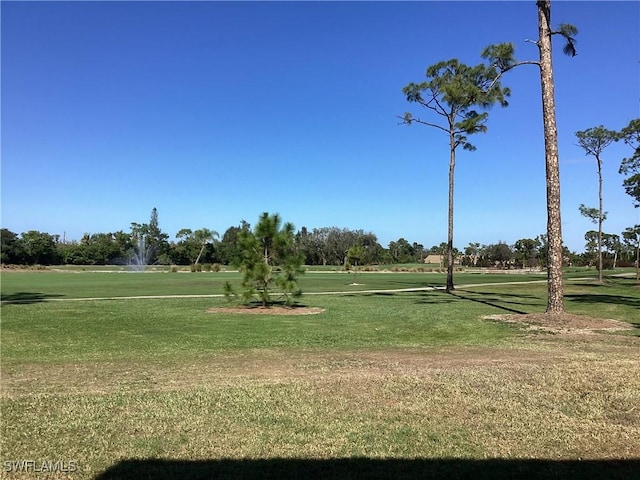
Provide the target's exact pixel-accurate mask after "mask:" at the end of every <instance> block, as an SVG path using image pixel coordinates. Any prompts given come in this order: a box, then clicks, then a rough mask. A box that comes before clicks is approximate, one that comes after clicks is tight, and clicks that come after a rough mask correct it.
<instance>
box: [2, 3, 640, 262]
mask: <svg viewBox="0 0 640 480" xmlns="http://www.w3.org/2000/svg"><path fill="white" fill-rule="evenodd" d="M1 9H2V11H1V14H2V227H4V228H8V229H10V230H12V231H14V232H17V233H21V232H24V231H27V230H31V229H34V230H41V231H45V232H49V233H52V234H60V235H61V236H62V235H63V234H64V235H66V238H67V239H68V240H69V239H79V238H80V237H81V236H82V234H83V233H85V232H88V233H97V232H112V231H117V230H124V231H129V227H130V223H131V222H140V223H142V222H147V221H148V219H149V213H150V211H151V209H152V208H153V207H157V209H158V213H159V222H160V227H161V228H162V230H163V231H164V232H166V233H168V234H169V235H170V236H171V237H173V236H174V235H175V233H176V232H177V231H178V230H180V229H181V228H191V229H198V228H203V227H207V228H210V229H214V230H217V231H219V232H220V234H222V233H223V232H224V231H225V230H226V229H227V228H228V227H229V226H232V225H238V224H239V223H240V221H241V220H242V219H245V220H247V221H248V222H250V223H252V224H253V223H255V221H256V219H257V217H258V215H259V214H260V213H261V212H263V211H268V212H272V213H273V212H279V213H280V214H281V216H282V217H283V219H284V220H286V221H291V222H293V223H294V224H295V226H296V228H298V229H299V228H301V227H302V226H306V227H307V228H309V229H312V228H314V227H325V226H337V227H348V228H351V229H364V230H366V231H372V232H374V233H375V234H377V235H378V240H379V241H380V243H381V244H382V245H383V246H386V245H387V244H388V242H389V241H391V240H396V239H398V238H399V237H404V238H406V239H407V240H409V241H410V242H414V241H415V242H419V243H422V244H424V245H425V246H426V247H430V246H431V245H434V244H439V243H440V242H442V241H445V240H446V223H447V216H446V212H447V169H448V151H447V148H448V147H447V139H446V137H445V135H444V134H443V133H442V132H440V131H437V130H435V129H430V128H427V127H423V126H419V125H412V126H402V125H399V124H398V121H399V120H398V119H397V117H396V116H397V115H402V114H403V113H404V112H405V111H408V110H410V111H413V112H414V113H418V112H419V111H418V110H416V109H415V108H414V107H412V106H411V105H410V104H408V103H407V102H406V100H405V98H404V96H403V94H402V91H401V90H402V87H403V86H404V85H406V84H407V83H409V82H412V81H413V82H420V81H422V80H423V79H424V72H425V70H426V67H427V66H429V65H431V64H433V63H436V62H438V61H440V60H446V59H450V58H454V57H455V58H458V59H460V60H461V61H463V62H466V63H469V64H475V63H479V62H480V61H481V59H480V52H481V50H482V49H483V48H484V47H485V46H486V45H488V44H490V43H497V42H503V41H509V42H513V43H515V45H516V53H517V56H518V58H519V59H521V60H537V55H538V52H537V48H536V47H535V45H533V44H532V43H528V42H526V39H530V40H534V39H536V38H537V16H536V8H535V2H534V1H527V2H477V1H476V2H406V3H404V2H402V3H401V2H372V3H370V2H353V3H352V2H313V3H312V2H260V3H254V2H66V3H59V2H8V1H3V2H2V4H1ZM552 20H553V23H554V25H557V24H559V23H573V24H575V25H576V26H577V27H578V28H579V35H578V37H577V38H578V44H577V45H578V52H579V53H578V56H576V57H575V58H569V57H566V56H563V55H562V53H561V42H560V41H559V40H560V39H559V38H558V39H556V40H558V43H556V44H555V50H554V69H555V76H556V77H555V78H556V101H557V113H558V129H559V136H560V145H559V147H560V162H561V177H562V215H563V234H564V240H565V244H566V245H567V246H568V247H569V248H570V249H571V250H577V251H582V250H583V247H584V238H583V237H584V233H585V231H587V230H589V229H592V228H595V227H594V226H593V225H592V224H591V223H590V222H589V221H587V220H586V219H585V218H583V217H581V216H580V214H579V212H578V205H579V204H580V203H585V204H587V205H589V206H594V207H595V206H597V200H598V196H597V193H598V189H597V173H596V164H595V160H594V159H593V158H591V157H586V156H585V155H584V152H583V151H582V150H580V149H579V148H578V147H577V146H576V145H575V143H576V141H575V136H574V132H575V131H577V130H584V129H586V128H590V127H594V126H597V125H600V124H602V125H604V126H606V127H607V128H611V129H620V128H621V127H623V126H625V125H626V124H627V123H628V122H629V120H631V119H632V118H636V117H638V116H639V115H640V113H639V107H640V74H639V73H640V3H638V2H609V1H607V2H559V1H556V2H552ZM504 84H505V85H508V86H510V87H511V89H512V97H511V99H510V106H509V107H508V108H505V109H501V108H496V109H494V110H492V111H491V113H490V118H489V122H488V127H489V130H488V132H487V133H486V134H483V135H477V136H475V137H474V138H473V141H474V143H475V145H476V146H477V147H478V149H477V151H475V152H462V151H461V152H460V153H459V155H458V162H457V167H456V196H455V241H454V243H455V245H456V246H457V247H458V248H461V249H463V248H464V247H465V246H466V245H467V244H468V243H469V242H480V243H483V244H489V243H496V242H498V241H506V242H507V243H513V242H515V241H516V240H517V239H519V238H526V237H535V236H536V235H538V234H540V233H545V232H546V197H545V182H544V146H543V135H542V118H541V104H540V81H539V71H538V69H537V67H535V66H522V67H519V68H518V69H516V70H515V71H513V72H512V73H511V74H509V75H508V76H507V77H506V78H505V81H504ZM629 153H630V150H629V149H628V147H626V146H625V145H622V144H615V145H613V146H611V147H610V148H608V149H607V150H606V151H605V154H604V172H603V175H604V208H605V210H606V211H608V212H609V215H608V219H607V221H606V222H605V224H604V230H605V231H606V232H609V233H618V234H619V233H620V232H621V231H622V230H624V228H626V227H628V226H631V225H633V224H635V223H639V222H640V209H634V208H633V206H632V202H631V198H630V197H629V196H627V195H626V194H625V193H624V191H623V189H622V186H621V182H622V179H623V177H622V176H621V175H619V174H618V167H619V165H620V160H621V158H623V157H624V156H627V155H628V154H629Z"/></svg>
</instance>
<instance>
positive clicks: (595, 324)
mask: <svg viewBox="0 0 640 480" xmlns="http://www.w3.org/2000/svg"><path fill="white" fill-rule="evenodd" d="M482 318H483V319H485V320H497V321H500V322H505V323H513V324H518V325H523V326H526V327H528V329H529V330H533V331H536V330H537V331H545V332H551V333H556V334H579V335H593V334H596V333H600V332H619V331H624V330H633V326H632V325H629V324H628V323H626V322H621V321H619V320H612V319H605V318H593V317H586V316H583V315H573V314H570V313H563V314H547V313H529V314H525V315H514V314H505V315H487V316H484V317H482Z"/></svg>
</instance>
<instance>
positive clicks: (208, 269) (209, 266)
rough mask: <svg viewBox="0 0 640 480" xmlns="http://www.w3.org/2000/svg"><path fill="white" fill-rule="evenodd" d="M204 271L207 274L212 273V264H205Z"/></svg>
mask: <svg viewBox="0 0 640 480" xmlns="http://www.w3.org/2000/svg"><path fill="white" fill-rule="evenodd" d="M202 269H203V270H204V271H205V272H210V271H211V264H210V263H205V264H204V265H202Z"/></svg>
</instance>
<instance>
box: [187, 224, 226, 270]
mask: <svg viewBox="0 0 640 480" xmlns="http://www.w3.org/2000/svg"><path fill="white" fill-rule="evenodd" d="M193 237H194V239H195V240H196V241H197V242H198V244H199V245H200V252H199V253H198V257H197V258H196V261H195V262H194V264H195V265H197V264H198V262H199V261H200V257H202V253H203V252H204V249H205V248H206V246H207V244H208V243H209V242H214V241H215V240H216V239H218V238H220V234H219V233H218V232H216V231H215V230H209V229H208V228H201V229H200V230H196V231H195V232H193Z"/></svg>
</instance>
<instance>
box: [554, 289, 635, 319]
mask: <svg viewBox="0 0 640 480" xmlns="http://www.w3.org/2000/svg"><path fill="white" fill-rule="evenodd" d="M564 298H565V299H567V300H569V301H570V302H575V303H589V304H591V303H593V304H596V303H598V304H602V303H616V304H618V305H627V306H630V307H636V308H639V309H640V297H631V296H629V295H606V294H599V293H595V294H590V293H587V294H580V293H575V294H567V295H565V296H564ZM639 316H640V314H639Z"/></svg>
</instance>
